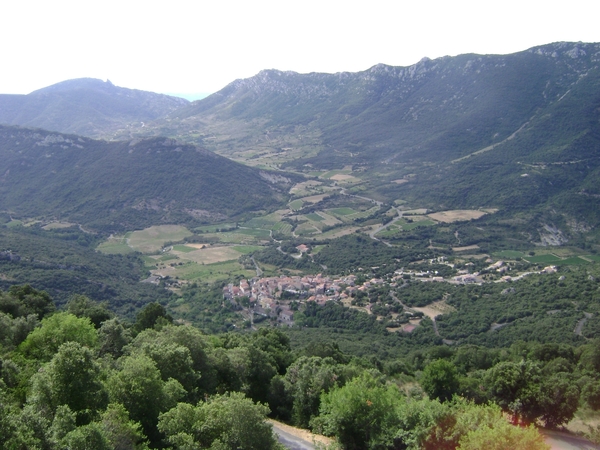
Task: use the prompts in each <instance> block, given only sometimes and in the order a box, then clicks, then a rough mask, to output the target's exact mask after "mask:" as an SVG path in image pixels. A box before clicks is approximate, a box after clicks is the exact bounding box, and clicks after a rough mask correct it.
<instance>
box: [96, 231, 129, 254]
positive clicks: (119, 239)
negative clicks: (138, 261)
mask: <svg viewBox="0 0 600 450" xmlns="http://www.w3.org/2000/svg"><path fill="white" fill-rule="evenodd" d="M130 234H131V233H126V234H125V235H123V236H112V235H111V236H109V238H108V239H107V240H106V241H104V242H101V243H100V244H99V245H98V247H96V250H98V251H99V252H101V253H105V254H107V255H126V254H127V253H133V252H134V251H135V250H133V249H132V248H131V247H130V246H129V245H128V244H127V238H128V237H129V235H130Z"/></svg>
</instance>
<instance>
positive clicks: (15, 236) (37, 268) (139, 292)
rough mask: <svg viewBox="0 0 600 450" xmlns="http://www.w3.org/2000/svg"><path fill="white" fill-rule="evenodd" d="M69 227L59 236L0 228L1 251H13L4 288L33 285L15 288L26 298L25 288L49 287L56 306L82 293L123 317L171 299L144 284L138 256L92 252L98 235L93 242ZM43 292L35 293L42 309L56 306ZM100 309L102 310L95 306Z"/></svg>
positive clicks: (3, 263)
mask: <svg viewBox="0 0 600 450" xmlns="http://www.w3.org/2000/svg"><path fill="white" fill-rule="evenodd" d="M70 230H72V231H69V232H65V231H62V232H61V233H60V234H56V233H54V232H51V231H45V230H41V229H39V228H37V227H35V226H32V227H27V228H25V227H14V228H2V227H0V250H2V251H0V254H1V253H3V252H4V251H8V250H10V251H11V253H10V254H11V255H12V259H7V258H1V257H0V271H1V272H2V273H3V274H5V275H6V276H5V277H2V279H0V287H2V288H3V289H9V288H10V287H11V286H13V285H19V284H21V285H24V284H28V285H30V286H31V287H30V288H26V287H15V288H14V289H17V291H15V292H20V294H19V295H25V297H23V298H24V299H26V297H27V295H30V294H25V293H26V292H28V291H27V289H33V290H32V291H31V292H32V293H33V292H38V293H39V292H40V291H46V292H47V293H48V294H49V295H50V296H51V297H52V299H53V300H54V301H55V302H56V303H57V304H58V305H62V304H65V303H66V302H67V301H68V300H69V298H70V297H71V296H72V295H84V296H86V297H88V298H89V299H90V300H92V301H94V302H108V305H109V307H110V309H111V310H113V311H118V312H119V313H120V314H121V315H123V316H133V312H134V311H136V310H137V309H138V308H139V307H141V306H143V305H145V304H146V303H149V302H152V301H157V300H159V299H168V298H170V296H171V294H170V293H169V292H168V291H166V290H164V289H161V288H159V287H157V286H154V285H151V284H149V283H140V280H141V279H142V278H145V277H146V276H147V274H146V270H145V269H144V265H143V262H142V261H141V260H140V258H139V257H138V256H137V255H127V256H123V255H104V254H102V253H99V252H96V251H94V249H93V247H94V245H93V244H94V241H95V239H94V240H92V241H91V244H92V245H91V246H89V244H90V242H87V237H88V236H90V235H89V234H86V233H84V232H82V231H80V230H79V229H76V228H75V229H70ZM31 295H33V294H31ZM40 295H42V294H41V293H39V295H38V294H36V295H35V296H34V297H35V298H37V300H36V301H41V300H43V301H42V303H44V304H46V306H44V308H45V309H47V310H48V311H50V310H52V309H53V304H47V301H46V300H44V299H43V298H42V297H40ZM34 297H31V299H33V298H34ZM10 298H13V300H11V301H9V300H10ZM4 301H8V303H11V302H13V303H14V297H10V295H9V296H8V297H7V296H6V294H5V295H4V296H2V297H1V298H0V305H1V304H3V303H2V302H4ZM26 301H29V300H26ZM89 307H90V308H92V305H89ZM97 307H100V308H101V306H100V305H96V306H94V307H93V308H97ZM19 308H21V307H19ZM19 308H17V309H19Z"/></svg>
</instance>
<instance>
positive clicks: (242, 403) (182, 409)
mask: <svg viewBox="0 0 600 450" xmlns="http://www.w3.org/2000/svg"><path fill="white" fill-rule="evenodd" d="M268 413H269V408H267V407H266V406H265V405H261V404H255V403H253V402H252V401H251V400H250V399H248V398H246V397H245V396H244V395H243V394H241V393H239V392H233V393H231V394H226V395H217V396H215V397H212V398H209V399H208V401H207V402H200V403H198V405H197V406H192V405H189V404H186V403H179V404H178V405H177V406H176V407H175V408H173V409H171V410H170V411H168V412H166V413H164V414H161V416H160V420H159V424H158V429H159V430H160V431H162V432H163V433H165V435H166V436H167V442H169V443H170V444H171V445H173V446H174V448H176V449H183V448H213V449H233V448H235V449H239V450H270V449H281V448H282V447H281V446H280V445H279V444H278V443H277V441H276V439H275V437H274V436H273V431H272V428H271V425H270V424H268V423H266V422H265V419H266V416H267V414H268Z"/></svg>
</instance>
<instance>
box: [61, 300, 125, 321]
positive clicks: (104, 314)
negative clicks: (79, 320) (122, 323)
mask: <svg viewBox="0 0 600 450" xmlns="http://www.w3.org/2000/svg"><path fill="white" fill-rule="evenodd" d="M67 312H69V313H71V314H73V315H74V316H77V317H87V318H89V319H90V321H91V322H92V323H93V324H94V327H95V328H96V329H98V328H100V326H101V325H102V322H104V321H106V320H108V319H110V318H112V317H113V315H114V314H113V313H111V312H110V311H109V310H108V309H107V307H106V303H96V302H93V301H92V300H90V299H89V298H88V297H86V296H85V295H73V296H71V298H70V299H69V301H68V302H67Z"/></svg>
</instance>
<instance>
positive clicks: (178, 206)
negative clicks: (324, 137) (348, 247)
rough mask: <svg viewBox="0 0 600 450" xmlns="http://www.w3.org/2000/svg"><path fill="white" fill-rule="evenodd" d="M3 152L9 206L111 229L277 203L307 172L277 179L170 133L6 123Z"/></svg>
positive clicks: (1, 189) (2, 196)
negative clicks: (100, 135) (108, 136)
mask: <svg viewBox="0 0 600 450" xmlns="http://www.w3.org/2000/svg"><path fill="white" fill-rule="evenodd" d="M0 155H1V156H2V158H1V159H0V172H2V173H5V174H6V175H5V178H4V182H3V184H2V185H1V186H0V201H1V202H2V205H3V207H4V208H10V209H11V211H13V214H14V215H18V216H21V217H23V216H24V217H40V216H46V217H52V218H56V217H60V218H61V219H62V220H69V221H72V222H76V223H80V224H84V225H86V226H87V227H88V228H94V229H102V230H105V231H109V232H113V231H129V230H132V229H136V228H144V227H147V226H150V225H156V224H158V223H166V224H172V223H189V224H199V223H201V222H202V221H211V220H212V221H214V220H223V219H224V218H226V217H228V216H235V215H241V214H242V213H247V212H250V211H256V210H264V209H267V208H273V207H274V206H276V205H279V204H280V202H281V200H282V197H281V196H280V194H281V192H283V191H284V190H285V188H286V187H287V186H288V183H289V182H291V181H292V180H295V179H298V178H299V177H298V176H297V175H291V174H290V175H286V177H285V178H282V177H280V178H276V180H277V181H276V182H273V183H271V182H269V181H267V179H265V178H264V177H263V176H261V174H262V172H260V171H259V170H256V169H253V168H250V167H247V166H243V165H241V164H239V163H235V162H233V161H230V160H228V159H226V158H223V157H220V156H218V155H216V154H214V153H212V152H209V151H207V150H203V149H200V148H197V147H193V146H190V145H184V144H179V143H177V142H175V141H174V140H170V139H164V138H156V139H151V140H145V141H133V142H107V141H93V140H90V139H87V138H81V137H78V136H73V135H60V134H56V133H50V132H47V131H44V130H31V129H21V128H15V127H0ZM47 155H50V156H51V157H47ZM139 174H144V176H139ZM267 178H268V177H267ZM231 180H235V183H234V182H232V181H231Z"/></svg>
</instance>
